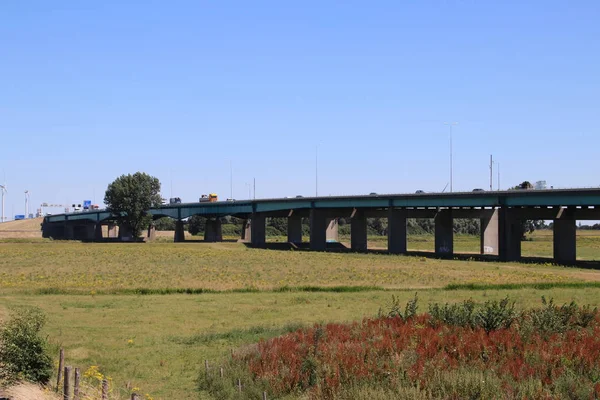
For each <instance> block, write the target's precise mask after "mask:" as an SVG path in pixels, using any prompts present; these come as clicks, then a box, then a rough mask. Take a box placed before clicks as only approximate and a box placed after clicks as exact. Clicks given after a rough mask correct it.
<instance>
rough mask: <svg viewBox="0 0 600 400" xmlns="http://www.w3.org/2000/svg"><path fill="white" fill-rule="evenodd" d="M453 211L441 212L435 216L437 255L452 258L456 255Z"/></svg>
mask: <svg viewBox="0 0 600 400" xmlns="http://www.w3.org/2000/svg"><path fill="white" fill-rule="evenodd" d="M452 225H453V221H452V210H451V209H445V210H440V211H438V213H437V214H436V215H435V253H436V254H437V255H438V256H451V255H452V254H453V253H454V229H453V226H452Z"/></svg>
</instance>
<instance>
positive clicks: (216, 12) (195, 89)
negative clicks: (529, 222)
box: [0, 0, 600, 216]
mask: <svg viewBox="0 0 600 400" xmlns="http://www.w3.org/2000/svg"><path fill="white" fill-rule="evenodd" d="M525 3H526V4H525ZM598 21H600V3H599V2H598V1H574V2H567V1H547V0H546V1H528V2H522V1H502V2H490V1H474V0H473V1H470V0H464V1H427V0H425V1H389V2H385V1H379V2H366V1H363V2H358V1H343V2H342V1H340V2H335V1H325V2H324V1H302V2H300V1H298V2H281V1H272V2H264V1H254V2H246V1H239V2H233V1H223V2H208V1H206V2H201V1H169V2H164V1H151V2H149V1H98V2H82V1H72V2H64V1H58V0H57V1H28V2H20V1H12V2H8V1H7V2H3V3H2V5H1V6H0V149H1V150H0V154H1V158H0V174H1V173H2V170H4V171H5V173H6V182H7V184H8V189H9V193H8V195H7V197H6V207H7V214H9V215H11V216H12V215H14V214H21V213H23V211H24V194H23V191H24V190H26V189H28V190H30V191H31V193H32V194H31V206H30V210H32V212H34V210H35V208H37V206H39V204H40V203H41V202H44V201H45V202H60V203H64V202H67V203H73V202H81V201H83V200H84V199H95V201H96V203H99V204H102V201H103V197H104V190H105V189H106V186H107V184H108V183H109V182H111V181H112V180H113V179H114V178H116V177H117V176H119V175H121V174H123V173H133V172H136V171H144V172H147V173H149V174H152V175H154V176H157V177H158V178H159V179H160V180H161V182H162V185H163V195H164V197H169V196H170V194H171V182H172V188H173V189H172V190H173V195H174V196H179V197H181V198H182V199H183V200H184V201H195V200H196V199H197V198H198V197H199V195H200V194H203V193H208V192H216V193H218V194H219V195H220V196H221V197H222V198H226V197H229V196H230V193H229V192H230V188H229V165H230V161H231V162H232V165H233V184H234V197H235V198H238V199H240V198H247V197H248V189H247V186H246V185H245V184H246V183H248V182H251V181H252V179H253V178H254V177H255V178H256V195H257V197H283V196H295V195H297V194H303V195H305V196H306V195H313V194H314V193H315V168H314V161H315V147H316V146H318V149H319V150H318V153H319V157H318V158H319V194H320V195H329V194H364V193H369V192H378V193H393V192H414V191H415V190H416V189H423V190H426V191H440V190H442V189H443V188H444V186H445V185H446V184H447V182H448V181H449V155H448V154H449V128H448V127H447V126H444V124H443V122H444V121H458V122H459V125H458V126H457V127H456V128H455V129H454V190H455V191H458V190H471V189H473V188H475V187H481V188H488V187H489V169H488V162H489V155H490V154H494V157H495V158H496V159H497V160H498V161H499V162H500V164H501V185H502V186H503V187H506V186H508V185H514V184H517V183H519V182H521V181H523V180H530V181H536V180H541V179H544V180H546V181H547V182H548V184H549V185H554V186H555V187H574V186H598V185H600V177H599V176H598V173H597V171H598V153H599V150H600V134H599V132H600V111H599V110H600V73H599V71H600V40H599V38H600V23H598ZM494 179H496V177H494ZM0 180H2V177H1V176H0ZM495 185H496V184H494V186H495Z"/></svg>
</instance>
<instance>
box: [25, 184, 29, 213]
mask: <svg viewBox="0 0 600 400" xmlns="http://www.w3.org/2000/svg"><path fill="white" fill-rule="evenodd" d="M27 218H29V190H26V191H25V219H27Z"/></svg>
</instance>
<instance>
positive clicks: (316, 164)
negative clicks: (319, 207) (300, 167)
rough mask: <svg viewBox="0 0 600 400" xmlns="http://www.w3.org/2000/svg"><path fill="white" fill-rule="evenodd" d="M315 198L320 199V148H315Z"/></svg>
mask: <svg viewBox="0 0 600 400" xmlns="http://www.w3.org/2000/svg"><path fill="white" fill-rule="evenodd" d="M315 197H319V146H315Z"/></svg>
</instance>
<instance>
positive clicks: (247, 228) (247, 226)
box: [239, 218, 252, 243]
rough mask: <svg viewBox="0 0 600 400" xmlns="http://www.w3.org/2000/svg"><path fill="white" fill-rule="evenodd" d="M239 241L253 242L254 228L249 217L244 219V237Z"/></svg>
mask: <svg viewBox="0 0 600 400" xmlns="http://www.w3.org/2000/svg"><path fill="white" fill-rule="evenodd" d="M239 241H240V242H243V243H251V242H252V229H251V222H250V219H249V218H246V219H244V221H243V222H242V237H241V239H240V240H239Z"/></svg>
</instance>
